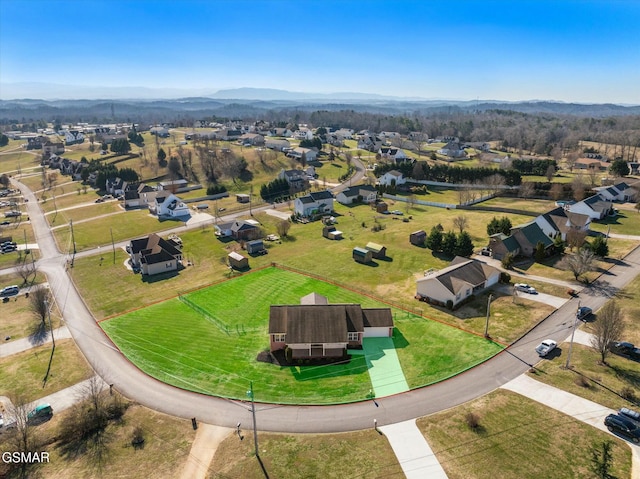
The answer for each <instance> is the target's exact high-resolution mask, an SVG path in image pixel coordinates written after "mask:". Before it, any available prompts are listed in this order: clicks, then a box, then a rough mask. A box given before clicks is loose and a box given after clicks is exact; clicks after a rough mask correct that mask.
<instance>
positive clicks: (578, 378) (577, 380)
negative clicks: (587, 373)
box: [573, 374, 591, 388]
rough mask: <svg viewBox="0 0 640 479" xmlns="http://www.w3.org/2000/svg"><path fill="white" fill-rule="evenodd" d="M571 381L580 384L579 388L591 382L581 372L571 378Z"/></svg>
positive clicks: (587, 385)
mask: <svg viewBox="0 0 640 479" xmlns="http://www.w3.org/2000/svg"><path fill="white" fill-rule="evenodd" d="M573 382H574V383H575V385H576V386H580V387H581V388H590V387H591V383H590V382H589V380H588V379H587V378H585V377H584V376H582V375H581V374H578V375H577V376H576V377H575V379H574V380H573Z"/></svg>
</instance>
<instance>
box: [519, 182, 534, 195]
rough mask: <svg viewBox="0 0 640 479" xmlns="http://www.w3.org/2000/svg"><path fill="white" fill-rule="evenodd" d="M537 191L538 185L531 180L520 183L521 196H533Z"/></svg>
mask: <svg viewBox="0 0 640 479" xmlns="http://www.w3.org/2000/svg"><path fill="white" fill-rule="evenodd" d="M535 193H536V187H535V185H534V184H533V183H531V182H530V181H527V182H525V183H522V184H521V185H520V191H519V196H520V197H522V198H531V197H532V196H533V195H535Z"/></svg>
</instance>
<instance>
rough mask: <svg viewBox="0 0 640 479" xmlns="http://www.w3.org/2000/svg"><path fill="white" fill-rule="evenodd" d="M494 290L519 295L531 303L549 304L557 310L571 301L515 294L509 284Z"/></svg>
mask: <svg viewBox="0 0 640 479" xmlns="http://www.w3.org/2000/svg"><path fill="white" fill-rule="evenodd" d="M494 289H495V290H496V291H500V292H501V293H504V294H507V295H514V293H515V294H517V296H518V298H524V299H529V300H531V301H536V302H538V303H543V304H548V305H549V306H553V307H554V308H555V309H558V308H560V307H561V306H563V305H564V304H565V303H566V302H567V301H569V298H560V297H559V296H554V295H552V294H547V293H538V294H529V293H525V292H523V291H515V292H514V290H513V286H510V285H507V284H497V285H495V286H494Z"/></svg>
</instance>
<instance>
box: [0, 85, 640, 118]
mask: <svg viewBox="0 0 640 479" xmlns="http://www.w3.org/2000/svg"><path fill="white" fill-rule="evenodd" d="M496 109H501V110H512V111H519V112H524V113H549V114H565V115H577V116H594V117H604V116H619V115H640V106H638V105H635V106H633V105H615V104H582V103H565V102H557V101H540V100H530V101H523V102H509V101H499V100H467V101H463V100H447V99H426V98H415V97H395V96H387V95H377V94H370V93H357V92H339V93H305V92H291V91H286V90H278V89H268V88H236V89H227V90H219V91H216V92H213V93H212V92H211V91H209V90H207V91H205V90H202V89H200V90H184V89H158V88H146V87H131V88H128V87H117V88H116V87H83V86H70V85H60V84H50V83H0V119H11V120H14V119H18V118H30V119H48V118H51V117H52V116H56V115H57V116H60V117H65V118H87V117H89V118H111V117H112V116H113V115H114V114H115V115H116V116H117V117H118V118H122V117H124V118H145V119H150V120H154V121H158V120H160V119H164V120H166V121H171V120H172V119H174V118H175V117H176V115H178V116H182V117H189V118H205V117H210V116H217V117H221V118H222V117H227V118H242V117H259V116H261V115H263V114H264V113H265V112H266V111H270V110H271V111H274V110H287V111H291V110H300V111H310V112H312V111H317V110H327V111H341V110H352V111H356V112H366V113H379V114H388V115H399V114H422V115H429V114H433V113H456V112H474V111H486V110H496Z"/></svg>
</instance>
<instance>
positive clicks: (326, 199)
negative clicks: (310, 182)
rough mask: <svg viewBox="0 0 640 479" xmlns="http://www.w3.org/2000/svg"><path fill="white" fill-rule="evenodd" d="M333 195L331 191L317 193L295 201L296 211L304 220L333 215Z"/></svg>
mask: <svg viewBox="0 0 640 479" xmlns="http://www.w3.org/2000/svg"><path fill="white" fill-rule="evenodd" d="M333 200H334V198H333V193H331V192H330V191H329V190H325V191H316V192H313V193H309V194H308V195H305V196H300V197H298V198H296V199H295V201H294V202H293V204H294V211H295V213H296V214H297V215H299V216H302V217H304V218H314V217H317V216H321V215H323V214H330V213H333Z"/></svg>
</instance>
